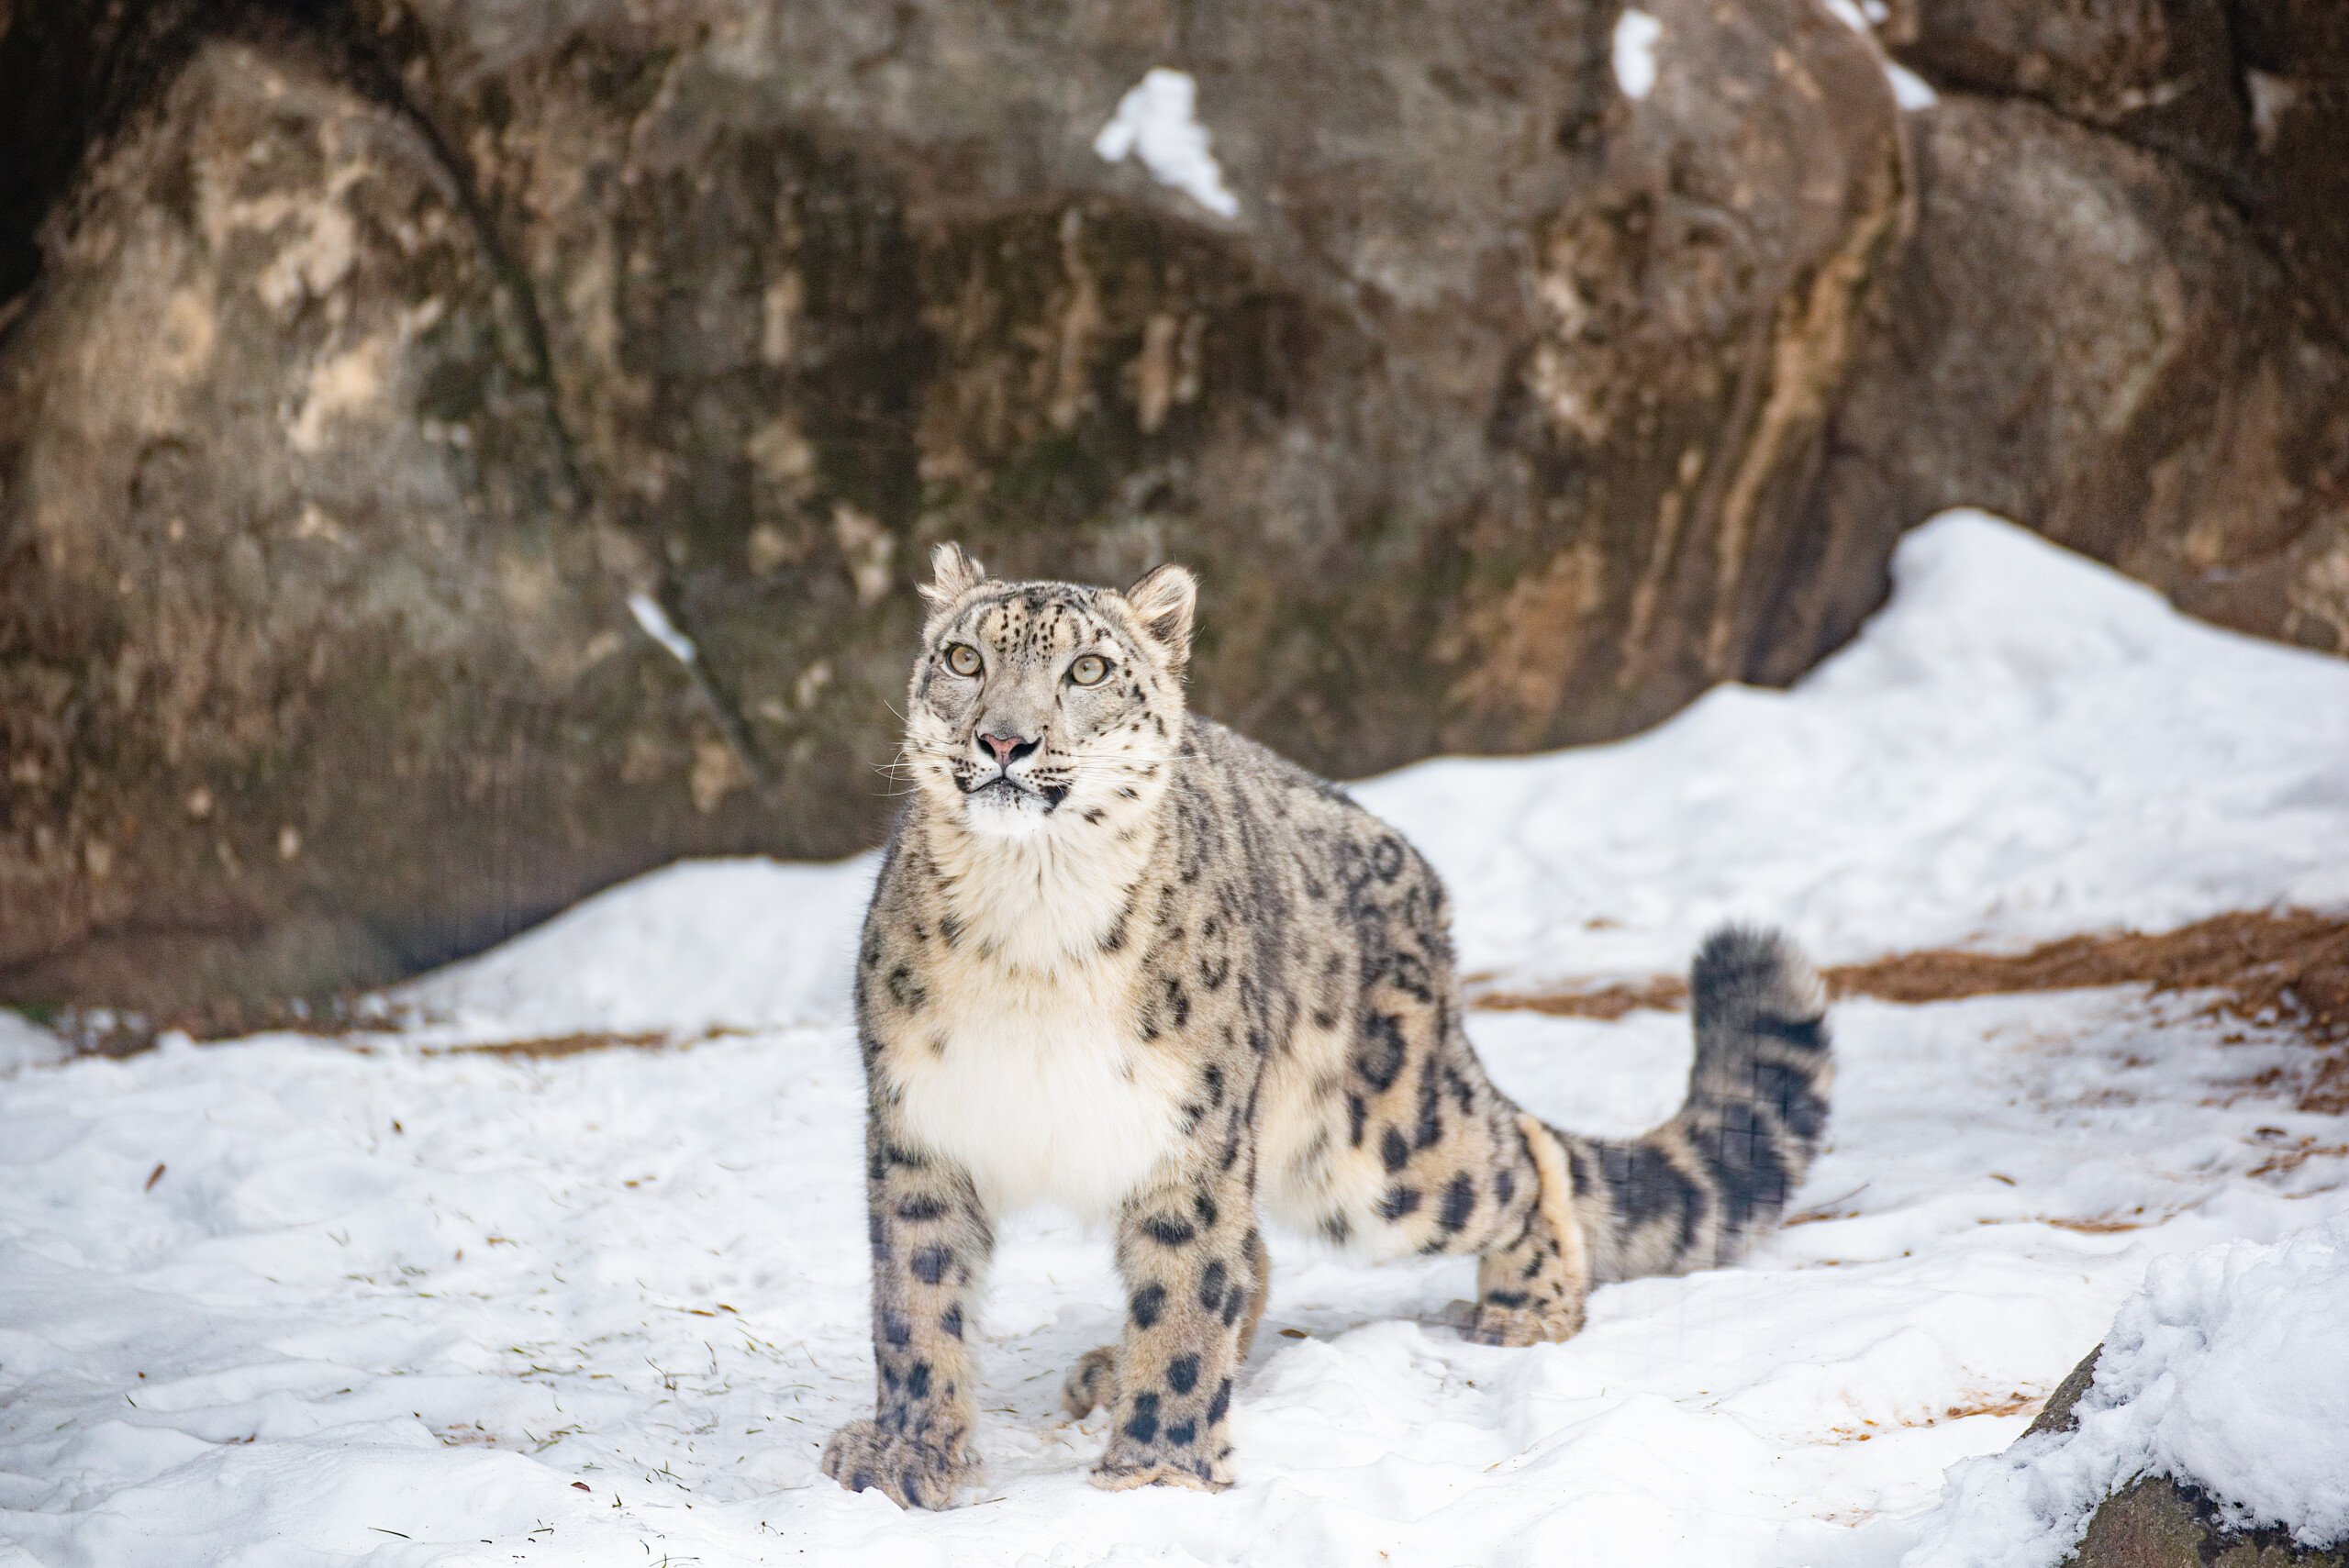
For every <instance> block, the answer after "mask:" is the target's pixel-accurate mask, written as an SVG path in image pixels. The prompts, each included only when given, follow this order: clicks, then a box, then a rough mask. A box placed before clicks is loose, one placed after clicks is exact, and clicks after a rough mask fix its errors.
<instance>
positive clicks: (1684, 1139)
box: [1559, 926, 1835, 1282]
mask: <svg viewBox="0 0 2349 1568" xmlns="http://www.w3.org/2000/svg"><path fill="white" fill-rule="evenodd" d="M1689 990H1690V993H1691V995H1692V996H1693V998H1694V1002H1695V1011H1696V1029H1697V1060H1696V1064H1695V1065H1694V1066H1693V1067H1692V1068H1691V1069H1690V1070H1689V1073H1688V1098H1687V1101H1686V1102H1685V1103H1684V1104H1683V1105H1682V1106H1681V1107H1680V1110H1679V1113H1678V1114H1677V1115H1675V1116H1674V1117H1673V1118H1672V1119H1671V1120H1669V1121H1667V1122H1665V1123H1664V1125H1663V1126H1661V1127H1659V1128H1656V1129H1654V1130H1653V1131H1652V1132H1649V1133H1647V1134H1645V1135H1643V1136H1642V1137H1640V1138H1637V1139H1632V1140H1628V1141H1615V1140H1601V1139H1595V1138H1576V1137H1574V1136H1572V1135H1570V1134H1564V1133H1561V1134H1560V1135H1559V1138H1560V1141H1562V1142H1563V1143H1564V1144H1565V1146H1566V1149H1567V1151H1568V1154H1569V1156H1570V1158H1571V1159H1572V1161H1573V1165H1574V1184H1575V1214H1576V1217H1577V1218H1579V1220H1580V1221H1581V1225H1580V1229H1582V1232H1583V1237H1584V1241H1585V1244H1586V1248H1587V1250H1588V1255H1589V1260H1590V1271H1591V1278H1592V1279H1593V1281H1595V1282H1596V1281H1603V1280H1620V1279H1633V1278H1636V1277H1638V1276H1640V1275H1642V1274H1676V1273H1687V1272H1688V1271H1689V1270H1691V1269H1702V1268H1711V1267H1713V1266H1715V1265H1717V1264H1721V1263H1728V1262H1735V1261H1736V1259H1737V1258H1738V1257H1739V1256H1741V1255H1742V1253H1743V1252H1744V1251H1745V1249H1746V1247H1747V1246H1748V1245H1749V1244H1750V1242H1751V1241H1752V1240H1753V1237H1754V1236H1755V1235H1756V1234H1757V1233H1759V1232H1761V1231H1763V1230H1765V1229H1769V1228H1771V1227H1773V1226H1775V1225H1776V1224H1777V1222H1778V1218H1779V1217H1780V1216H1781V1215H1782V1214H1783V1213H1784V1212H1785V1210H1786V1206H1787V1195H1788V1194H1790V1193H1792V1192H1793V1191H1794V1189H1795V1188H1796V1187H1797V1186H1798V1184H1800V1183H1801V1181H1802V1179H1803V1175H1804V1173H1806V1172H1808V1171H1809V1169H1810V1162H1811V1157H1812V1156H1813V1155H1814V1154H1816V1153H1817V1152H1818V1151H1819V1143H1820V1138H1821V1136H1822V1135H1823V1134H1824V1133H1825V1131H1826V1129H1827V1095H1828V1090H1829V1088H1830V1087H1831V1085H1832V1084H1833V1082H1834V1078H1835V1057H1834V1051H1833V1050H1832V1048H1831V1044H1830V1042H1829V1040H1828V1034H1827V1018H1826V1013H1827V1002H1826V992H1825V989H1824V987H1822V986H1821V985H1820V982H1819V975H1818V973H1817V972H1816V971H1814V970H1813V969H1812V968H1811V966H1810V962H1809V960H1808V959H1806V958H1805V957H1804V956H1803V954H1802V951H1801V950H1800V949H1798V947H1796V946H1795V944H1794V943H1793V941H1791V940H1788V939H1787V937H1785V936H1783V935H1781V934H1780V933H1778V932H1776V931H1772V930H1758V929H1750V928H1746V927H1739V926H1725V927H1723V928H1722V929H1720V930H1717V931H1715V932H1714V933H1713V934H1712V935H1711V936H1709V937H1707V938H1706V939H1705V943H1704V946H1703V947H1702V948H1700V949H1699V950H1698V953H1697V962H1696V963H1695V965H1694V966H1693V968H1692V969H1691V972H1690V974H1689Z"/></svg>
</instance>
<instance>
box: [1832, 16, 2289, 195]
mask: <svg viewBox="0 0 2349 1568" xmlns="http://www.w3.org/2000/svg"><path fill="white" fill-rule="evenodd" d="M1878 32H1879V36H1880V37H1881V38H1882V39H1884V42H1885V46H1886V48H1887V50H1888V51H1889V52H1890V53H1891V54H1892V55H1893V56H1895V57H1896V58H1897V59H1898V60H1899V61H1901V62H1902V63H1903V64H1905V65H1907V66H1909V68H1910V69H1911V70H1914V71H1916V72H1919V73H1920V74H1922V75H1923V76H1925V77H1926V78H1927V79H1928V80H1930V81H1932V82H1934V83H1939V84H1940V85H1942V86H1943V87H1945V88H1953V89H1958V90H1962V91H1967V92H1973V93H1979V94H1988V95H1998V96H2001V97H2017V96H2021V97H2030V98H2034V99H2037V100H2038V101H2040V102H2042V103H2043V104H2046V105H2047V106H2049V107H2051V108H2053V109H2054V110H2055V111H2056V112H2057V113H2059V114H2061V115H2063V116H2064V117H2066V118H2068V119H2073V120H2077V121H2080V122H2082V123H2084V124H2087V125H2093V126H2099V127H2101V128H2105V129H2109V130H2112V131H2115V132H2118V133H2119V134H2120V135H2121V136H2122V137H2124V138H2126V139H2129V140H2132V141H2135V142H2138V143H2140V144H2142V145H2143V146H2146V147H2151V148H2155V149H2158V150H2162V151H2165V152H2170V153H2173V154H2175V155H2176V156H2177V157H2179V158H2180V159H2182V160H2184V161H2188V162H2189V163H2192V164H2196V165H2199V166H2201V167H2203V168H2207V169H2218V170H2225V169H2232V168H2233V167H2235V166H2236V165H2237V164H2238V163H2240V162H2241V161H2242V160H2243V155H2244V153H2245V152H2246V151H2247V150H2248V144H2249V141H2250V125H2249V123H2248V120H2247V117H2246V116H2245V115H2244V113H2243V99H2242V86H2241V83H2239V82H2238V81H2237V80H2236V74H2235V61H2234V50H2233V44H2232V39H2230V38H2229V36H2228V28H2227V7H2226V5H2225V0H2067V3H2059V4H2054V5H2051V4H2048V3H2047V0H1887V16H1886V18H1885V21H1884V23H1883V24H1882V26H1881V27H1880V28H1879V29H1878Z"/></svg>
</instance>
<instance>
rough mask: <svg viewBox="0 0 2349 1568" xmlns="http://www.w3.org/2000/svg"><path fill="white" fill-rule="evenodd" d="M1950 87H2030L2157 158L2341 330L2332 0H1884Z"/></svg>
mask: <svg viewBox="0 0 2349 1568" xmlns="http://www.w3.org/2000/svg"><path fill="white" fill-rule="evenodd" d="M1879 31H1880V36H1881V37H1882V38H1883V39H1884V41H1885V43H1886V46H1887V49H1888V50H1890V52H1891V53H1893V54H1894V55H1895V56H1896V57H1898V59H1899V60H1900V61H1903V62H1904V63H1906V64H1907V65H1909V66H1910V67H1911V68H1912V69H1914V70H1916V71H1918V72H1921V73H1922V74H1923V75H1925V76H1926V77H1927V78H1929V79H1930V80H1932V82H1934V83H1938V84H1940V85H1941V86H1943V88H1945V89H1954V90H1957V91H1963V92H1970V93H1977V94H1985V95H1996V96H1999V97H2016V96H2021V97H2027V98H2031V99H2033V100H2035V101H2037V102H2039V103H2043V104H2045V105H2046V106H2049V107H2051V108H2053V109H2054V110H2055V111H2056V112H2057V113H2058V114H2060V115H2062V116H2064V117H2065V118H2068V119H2071V120H2073V121H2075V122H2076V123H2078V124H2082V125H2087V126H2093V127H2096V128H2100V129H2103V130H2107V131H2110V132H2111V133H2113V134H2115V135H2118V136H2120V137H2121V138H2122V139H2125V140H2129V141H2132V142H2134V143H2136V144H2138V145H2140V146H2143V147H2145V148H2149V149H2151V150H2154V151H2158V152H2161V153H2164V154H2165V155H2167V156H2169V157H2170V158H2172V159H2173V160H2175V161H2176V164H2177V166H2178V169H2179V171H2180V172H2190V173H2191V174H2193V175H2195V176H2197V177H2199V179H2200V180H2201V181H2202V182H2203V190H2204V194H2205V195H2210V196H2215V197H2217V198H2218V199H2220V200H2221V201H2223V202H2224V203H2226V204H2228V205H2230V206H2233V207H2234V208H2235V209H2237V211H2238V212H2239V213H2240V214H2241V216H2242V217H2243V219H2244V220H2245V221H2246V222H2247V223H2248V225H2249V228H2250V232H2251V233H2252V234H2253V235H2254V237H2255V239H2257V241H2258V242H2259V244H2260V245H2261V246H2262V247H2263V248H2264V249H2265V250H2267V251H2268V252H2269V253H2270V254H2271V256H2272V257H2273V258H2274V259H2275V260H2277V261H2280V262H2281V264H2282V265H2283V267H2284V269H2285V272H2286V273H2287V275H2288V277H2289V278H2290V280H2291V283H2292V285H2293V287H2294V289H2295V290H2296V291H2297V292H2298V293H2299V295H2302V296H2304V298H2305V300H2306V302H2307V304H2308V306H2310V308H2311V309H2313V310H2314V311H2315V312H2316V313H2317V314H2318V315H2319V317H2321V318H2322V320H2323V322H2324V323H2325V326H2326V328H2327V329H2328V330H2329V331H2330V333H2331V334H2332V337H2333V338H2334V339H2336V340H2343V341H2349V11H2344V10H2343V7H2342V6H2339V5H2337V4H2334V3H2332V0H2065V3H2063V4H2054V5H2051V4H2048V3H2046V0H1888V3H1887V15H1886V17H1885V21H1884V24H1883V26H1882V28H1880V29H1879Z"/></svg>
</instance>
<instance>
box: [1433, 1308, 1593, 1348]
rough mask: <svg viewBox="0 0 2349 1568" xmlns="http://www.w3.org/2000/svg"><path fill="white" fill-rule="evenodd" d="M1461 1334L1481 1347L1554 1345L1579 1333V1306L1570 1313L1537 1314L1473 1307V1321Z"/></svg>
mask: <svg viewBox="0 0 2349 1568" xmlns="http://www.w3.org/2000/svg"><path fill="white" fill-rule="evenodd" d="M1462 1332H1463V1333H1464V1336H1465V1337H1466V1338H1468V1339H1471V1340H1475V1341H1476V1343H1478V1344H1480V1345H1547V1344H1553V1343H1555V1342H1556V1341H1558V1340H1571V1339H1573V1338H1574V1337H1575V1335H1576V1334H1579V1333H1581V1332H1582V1304H1581V1303H1579V1302H1577V1303H1575V1307H1574V1308H1573V1310H1571V1311H1567V1310H1564V1309H1561V1308H1553V1309H1551V1310H1549V1311H1539V1310H1534V1309H1531V1308H1527V1307H1496V1306H1494V1305H1493V1304H1492V1303H1491V1302H1489V1301H1487V1302H1483V1303H1481V1304H1479V1305H1478V1307H1477V1308H1476V1319H1475V1322H1473V1323H1471V1324H1469V1325H1468V1327H1467V1328H1466V1329H1464V1330H1462Z"/></svg>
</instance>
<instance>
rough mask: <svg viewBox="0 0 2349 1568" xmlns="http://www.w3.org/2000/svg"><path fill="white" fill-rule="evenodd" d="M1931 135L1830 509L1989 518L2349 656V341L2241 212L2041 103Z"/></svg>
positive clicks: (2194, 602) (1933, 124) (2181, 171)
mask: <svg viewBox="0 0 2349 1568" xmlns="http://www.w3.org/2000/svg"><path fill="white" fill-rule="evenodd" d="M1912 124H1913V126H1914V128H1915V145H1916V152H1917V156H1916V160H1915V167H1916V172H1917V183H1918V189H1919V204H1920V212H1919V219H1918V228H1917V238H1916V241H1915V243H1914V244H1913V245H1911V246H1910V247H1909V250H1908V252H1907V254H1906V256H1905V258H1904V260H1903V261H1902V262H1901V263H1900V266H1899V269H1898V276H1897V278H1896V279H1895V280H1894V282H1893V284H1892V285H1891V287H1890V289H1889V290H1888V291H1887V296H1886V301H1887V303H1886V306H1885V309H1884V315H1883V317H1882V321H1881V327H1880V329H1878V330H1876V331H1875V332H1873V333H1872V334H1871V336H1870V337H1869V339H1868V342H1867V345H1866V347H1865V349H1864V350H1863V352H1862V355H1861V361H1860V363H1859V365H1858V366H1857V367H1856V369H1855V370H1854V373H1853V375H1852V377H1851V380H1850V382H1849V383H1848V387H1847V393H1846V396H1845V399H1844V402H1843V404H1842V407H1841V409H1840V411H1839V413H1838V415H1837V418H1836V428H1835V432H1834V438H1833V454H1834V455H1833V457H1832V458H1831V463H1830V468H1829V472H1828V473H1827V476H1826V478H1825V481H1824V483H1823V485H1822V493H1821V507H1822V510H1823V512H1824V513H1825V514H1826V515H1827V516H1829V517H1835V518H1842V517H1854V518H1859V517H1870V516H1876V515H1880V514H1882V513H1885V512H1887V511H1888V512H1890V513H1892V514H1894V515H1897V516H1898V517H1901V518H1902V519H1903V520H1904V521H1908V522H1915V521H1918V520H1921V519H1922V518H1924V517H1929V516H1931V515H1932V513H1933V512H1935V511H1937V510H1939V509H1941V508H1942V507H1944V506H1957V505H1970V506H1985V507H1987V508H1989V509H1991V510H1993V511H1998V512H2002V513H2004V514H2006V515H2007V516H2009V517H2015V518H2018V519H2020V520H2021V521H2023V522H2025V523H2027V524H2029V525H2030V526H2031V527H2032V528H2037V529H2039V530H2040V531H2042V532H2043V533H2045V534H2047V535H2048V536H2050V537H2051V538H2054V539H2057V540H2059V541H2061V542H2063V543H2065V544H2066V545H2069V546H2071V547H2072V548H2074V549H2076V550H2084V551H2086V552H2087V553H2088V554H2091V555H2094V556H2097V557H2099V559H2102V560H2104V561H2107V562H2111V563H2113V564H2115V565H2117V566H2119V567H2121V569H2122V570H2123V571H2126V572H2128V573H2131V574H2132V575H2134V576H2137V577H2140V578H2143V580H2145V581H2147V582H2149V583H2152V584H2155V585H2156V586H2158V587H2160V588H2162V589H2164V590H2165V592H2167V593H2169V594H2170V595H2172V596H2173V597H2174V598H2175V599H2176V601H2177V602H2178V603H2179V604H2180V605H2181V606H2184V607H2186V608H2187V609H2189V610H2191V611H2194V612H2195V613H2197V614H2200V615H2204V616H2207V617H2210V618H2213V619H2216V620H2219V621H2221V622H2224V623H2226V624H2229V625H2232V626H2236V627H2240V628H2243V629H2246V630H2251V631H2256V632H2261V633H2264V634H2266V635H2269V636H2277V637H2283V638H2287V639H2294V640H2298V641H2300V642H2303V643H2306V644H2308V645H2310V646H2312V647H2317V648H2323V649H2329V650H2334V651H2349V352H2344V350H2343V345H2342V343H2341V342H2340V341H2339V340H2338V339H2335V338H2334V337H2333V336H2332V334H2331V333H2330V332H2329V331H2327V330H2326V329H2325V328H2323V326H2322V324H2321V321H2319V320H2317V319H2316V318H2315V317H2313V316H2312V313H2311V312H2310V310H2309V309H2308V308H2307V307H2306V304H2305V297H2304V296H2303V295H2300V294H2299V292H2298V291H2297V290H2296V289H2295V287H2294V286H2293V284H2292V283H2291V281H2290V279H2289V277H2288V275H2287V273H2286V272H2285V271H2284V270H2283V269H2281V268H2280V267H2279V266H2278V265H2277V262H2276V261H2275V260H2274V259H2273V257H2272V254H2271V252H2270V251H2269V250H2268V249H2266V247H2264V246H2263V245H2262V244H2261V243H2260V242H2259V239H2258V238H2257V236H2256V235H2255V234H2254V231H2253V230H2252V228H2251V227H2250V225H2249V224H2248V222H2247V221H2246V220H2245V218H2244V217H2243V215H2242V213H2241V212H2240V211H2239V210H2237V209H2236V208H2235V207H2234V206H2232V205H2231V204H2229V203H2228V202H2226V201H2225V200H2223V199H2221V196H2220V195H2218V194H2217V193H2216V192H2215V191H2214V190H2213V188H2212V187H2211V186H2210V184H2209V183H2208V182H2206V181H2204V180H2202V179H2200V178H2199V176H2197V175H2195V174H2194V173H2193V172H2191V171H2190V170H2188V169H2186V168H2185V167H2183V166H2182V165H2181V164H2180V163H2179V161H2177V160H2176V159H2174V158H2170V157H2167V156H2165V155H2162V154H2158V153H2155V152H2154V151H2151V150H2146V149H2144V148H2143V147H2139V146H2136V145H2133V144H2132V143H2131V142H2130V141H2128V140H2126V139H2121V138H2120V137H2116V136H2112V135H2109V134H2105V133H2103V132H2100V131H2098V130H2095V129H2091V128H2087V127H2084V126H2081V125H2078V124H2076V123H2074V122H2073V121H2071V120H2068V119H2066V118H2065V117H2063V116H2061V115H2059V114H2057V113H2056V112H2054V110H2053V109H2050V108H2048V107H2046V106H2043V105H2041V104H2039V103H2036V102H2033V101H2032V100H2030V99H2028V98H2007V99H1999V100H1989V99H1984V98H1980V97H1976V96H1971V95H1947V96H1944V97H1943V100H1942V102H1941V103H1940V104H1939V105H1938V106H1935V107H1933V108H1932V109H1929V110H1927V111H1925V112H1923V113H1921V114H1920V115H1917V116H1915V117H1913V120H1912Z"/></svg>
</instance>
